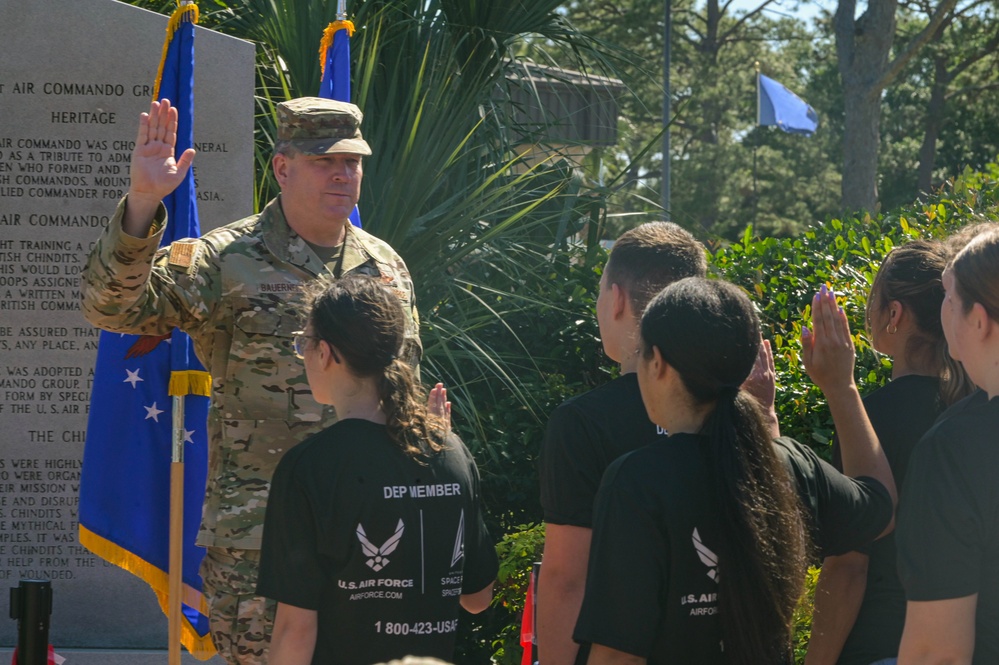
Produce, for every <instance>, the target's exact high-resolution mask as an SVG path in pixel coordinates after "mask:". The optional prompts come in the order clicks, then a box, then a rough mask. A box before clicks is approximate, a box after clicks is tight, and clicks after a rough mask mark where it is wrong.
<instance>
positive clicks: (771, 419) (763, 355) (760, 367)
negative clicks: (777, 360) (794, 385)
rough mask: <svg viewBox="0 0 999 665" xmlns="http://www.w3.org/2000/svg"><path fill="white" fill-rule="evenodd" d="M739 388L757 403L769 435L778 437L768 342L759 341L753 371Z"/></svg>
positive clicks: (772, 357) (774, 374) (775, 371)
mask: <svg viewBox="0 0 999 665" xmlns="http://www.w3.org/2000/svg"><path fill="white" fill-rule="evenodd" d="M741 388H742V389H743V390H745V391H746V392H747V393H749V394H750V395H752V396H753V397H754V398H755V399H756V401H757V402H758V403H759V405H760V408H761V409H762V410H763V414H764V417H765V418H766V420H767V425H768V426H769V428H770V433H771V435H772V436H773V437H774V438H776V437H778V436H780V424H779V423H778V421H777V412H776V410H775V408H774V402H775V401H776V397H777V370H776V369H775V368H774V354H773V349H771V347H770V341H769V340H765V339H761V340H760V350H759V351H758V352H757V353H756V363H755V364H754V365H753V371H752V372H750V374H749V376H748V377H746V380H745V381H743V382H742V386H741Z"/></svg>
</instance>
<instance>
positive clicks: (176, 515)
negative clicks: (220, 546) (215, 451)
mask: <svg viewBox="0 0 999 665" xmlns="http://www.w3.org/2000/svg"><path fill="white" fill-rule="evenodd" d="M183 547H184V396H183V395H174V397H173V446H172V455H171V462H170V586H169V589H170V599H169V603H170V613H169V615H168V618H169V621H168V623H169V625H168V627H167V640H168V644H169V645H170V646H169V651H168V654H167V655H168V662H169V665H180V627H181V603H180V599H181V596H182V595H183V584H184V549H183Z"/></svg>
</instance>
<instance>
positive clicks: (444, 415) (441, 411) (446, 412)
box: [427, 383, 451, 432]
mask: <svg viewBox="0 0 999 665" xmlns="http://www.w3.org/2000/svg"><path fill="white" fill-rule="evenodd" d="M427 412H428V413H429V414H430V415H432V416H437V417H438V418H440V419H441V420H442V421H443V423H444V431H445V432H450V431H451V402H449V401H447V388H445V387H444V384H443V383H438V384H437V385H436V386H434V387H433V389H432V390H431V391H430V395H429V396H428V397H427Z"/></svg>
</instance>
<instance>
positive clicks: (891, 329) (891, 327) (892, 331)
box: [885, 323, 898, 335]
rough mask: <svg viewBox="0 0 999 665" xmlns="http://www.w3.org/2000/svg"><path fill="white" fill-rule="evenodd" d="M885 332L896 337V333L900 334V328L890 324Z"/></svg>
mask: <svg viewBox="0 0 999 665" xmlns="http://www.w3.org/2000/svg"><path fill="white" fill-rule="evenodd" d="M885 332H887V333H888V334H889V335H894V334H895V333H897V332H898V326H896V325H895V324H894V323H889V324H888V325H887V326H885Z"/></svg>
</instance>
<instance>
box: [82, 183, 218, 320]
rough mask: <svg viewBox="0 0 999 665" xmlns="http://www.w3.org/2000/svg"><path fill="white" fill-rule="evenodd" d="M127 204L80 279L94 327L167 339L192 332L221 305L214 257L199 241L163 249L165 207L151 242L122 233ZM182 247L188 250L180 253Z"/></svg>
mask: <svg viewBox="0 0 999 665" xmlns="http://www.w3.org/2000/svg"><path fill="white" fill-rule="evenodd" d="M125 202H126V201H125V199H122V200H121V202H120V203H119V204H118V209H117V210H116V211H115V214H114V216H113V217H112V218H111V221H110V222H108V226H107V228H106V229H105V231H104V233H103V234H102V235H101V237H100V238H99V239H98V241H97V243H96V244H95V245H94V248H93V250H91V252H90V256H89V257H88V258H87V263H86V265H85V266H84V269H83V272H82V275H81V282H82V283H81V293H82V298H83V300H82V304H81V309H82V311H83V315H84V316H85V317H86V319H87V321H89V322H90V323H91V324H93V325H94V326H97V327H98V328H103V329H104V330H110V331H112V332H122V333H130V334H136V335H165V334H167V333H168V332H170V331H171V330H172V329H173V328H180V329H181V330H184V331H187V332H189V331H190V330H191V329H192V328H194V327H196V326H197V325H198V324H199V323H200V322H202V321H204V320H205V319H206V318H207V316H208V315H209V312H210V311H211V309H212V308H213V306H214V303H216V302H217V301H218V295H217V293H216V291H217V289H218V284H217V281H218V280H215V279H212V278H211V275H212V274H213V271H214V272H217V261H216V256H215V252H214V251H212V250H211V247H210V246H209V245H208V244H207V243H204V242H202V241H200V240H183V241H178V242H175V243H173V245H171V246H170V247H166V248H163V249H158V246H159V243H160V240H161V239H162V237H163V232H164V230H165V229H166V209H165V208H164V207H163V206H162V205H160V208H159V210H158V211H157V213H156V217H155V219H154V221H153V229H152V231H151V232H150V236H149V237H148V238H134V237H132V236H129V235H128V234H127V233H125V232H124V231H123V230H122V228H121V223H122V219H123V217H124V214H125ZM180 245H184V246H183V247H180Z"/></svg>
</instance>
